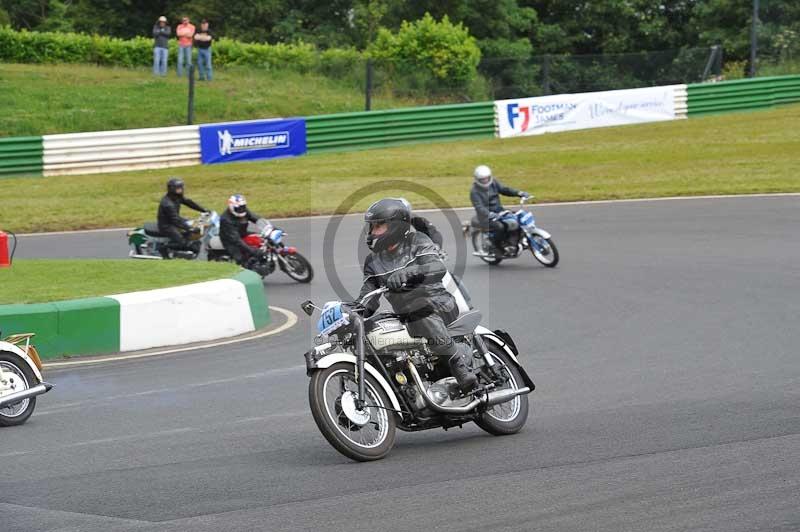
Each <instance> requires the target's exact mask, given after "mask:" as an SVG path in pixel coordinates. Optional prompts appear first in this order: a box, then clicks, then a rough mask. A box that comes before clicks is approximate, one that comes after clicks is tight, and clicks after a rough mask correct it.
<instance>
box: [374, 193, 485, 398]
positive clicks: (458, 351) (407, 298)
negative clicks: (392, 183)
mask: <svg viewBox="0 0 800 532" xmlns="http://www.w3.org/2000/svg"><path fill="white" fill-rule="evenodd" d="M364 221H365V222H366V223H367V238H366V240H367V247H369V249H370V250H371V251H372V253H370V255H369V256H367V258H366V260H365V261H364V284H363V286H362V287H361V294H360V295H359V299H361V298H362V297H364V295H365V294H367V293H368V292H371V291H373V290H376V289H377V288H380V287H386V288H388V289H389V292H387V294H386V299H387V300H388V301H389V303H390V304H391V305H392V308H393V309H394V311H395V312H396V313H398V314H400V315H402V316H403V317H404V319H405V321H406V327H407V328H408V331H409V334H411V335H412V336H416V337H424V338H426V339H427V341H428V347H429V348H430V349H431V351H433V353H434V354H436V355H437V356H439V357H440V358H441V359H443V360H447V361H448V364H449V366H450V372H451V374H452V376H453V377H455V379H456V381H457V382H458V384H459V387H460V388H461V390H462V391H464V392H468V391H470V390H472V389H473V388H475V386H476V385H477V377H475V375H474V373H472V371H471V369H470V366H469V357H470V355H471V348H470V346H468V345H466V344H463V343H456V342H454V341H453V339H452V338H450V335H449V334H448V332H447V325H448V324H449V323H451V322H452V321H454V320H455V319H456V318H457V317H458V314H459V310H458V306H457V305H456V301H455V299H454V298H453V296H452V295H451V294H450V293H449V292H448V291H447V290H446V289H445V287H444V285H443V284H442V278H443V277H444V276H445V274H446V273H447V267H446V266H445V265H444V262H442V260H441V257H440V254H439V248H438V247H437V246H436V245H435V244H434V243H433V242H432V241H431V239H430V238H428V237H427V236H426V235H425V234H424V233H421V232H416V231H411V211H410V209H409V208H408V206H407V202H403V201H402V200H400V199H397V198H385V199H382V200H380V201H377V202H375V203H373V204H372V206H371V207H370V208H369V209H368V210H367V212H366V214H365V215H364ZM379 306H380V303H379V301H377V300H374V299H373V300H372V301H371V302H370V303H369V304H368V306H367V311H366V314H365V316H370V315H372V314H374V313H375V311H377V310H378V307H379Z"/></svg>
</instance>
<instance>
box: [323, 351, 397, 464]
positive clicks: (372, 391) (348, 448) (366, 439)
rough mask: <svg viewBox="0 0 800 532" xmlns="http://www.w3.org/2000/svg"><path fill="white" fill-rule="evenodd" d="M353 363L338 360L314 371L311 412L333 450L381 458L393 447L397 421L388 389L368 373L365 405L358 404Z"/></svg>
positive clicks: (356, 456)
mask: <svg viewBox="0 0 800 532" xmlns="http://www.w3.org/2000/svg"><path fill="white" fill-rule="evenodd" d="M354 369H355V368H354V366H353V364H348V363H346V362H339V363H337V364H334V365H332V366H331V367H329V368H326V369H323V370H319V371H315V372H314V373H313V374H312V376H311V382H310V383H309V387H308V401H309V404H310V406H311V414H312V415H313V416H314V421H315V422H316V424H317V427H318V428H319V430H320V432H322V435H323V436H325V439H326V440H328V443H330V444H331V445H332V446H333V447H334V449H336V450H337V451H339V452H340V453H342V454H343V455H345V456H347V457H348V458H352V459H353V460H358V461H359V462H367V461H370V460H380V459H381V458H383V457H385V456H386V455H387V454H389V451H391V450H392V447H393V446H394V439H395V433H396V428H397V422H396V419H395V414H394V412H392V411H391V410H387V409H391V408H392V406H391V402H390V401H389V398H388V397H387V396H386V392H384V391H383V389H382V388H381V387H380V385H379V384H378V383H377V381H376V380H375V379H373V378H372V376H371V375H369V374H366V377H367V380H366V383H365V384H366V392H367V393H366V396H367V397H366V405H365V406H364V408H363V409H361V410H359V409H358V407H357V404H356V401H357V398H358V384H357V383H356V381H355V378H354V376H353V373H354Z"/></svg>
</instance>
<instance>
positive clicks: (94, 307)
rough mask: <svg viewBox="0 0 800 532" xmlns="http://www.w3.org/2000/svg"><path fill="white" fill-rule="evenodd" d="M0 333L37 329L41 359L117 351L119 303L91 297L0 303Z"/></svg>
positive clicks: (33, 331)
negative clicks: (34, 302)
mask: <svg viewBox="0 0 800 532" xmlns="http://www.w3.org/2000/svg"><path fill="white" fill-rule="evenodd" d="M0 330H2V333H3V336H6V335H9V334H16V333H27V332H32V333H36V336H35V337H34V339H33V343H34V345H35V346H36V348H37V349H38V350H39V354H40V355H41V356H42V358H44V359H48V358H57V357H60V356H63V355H74V354H81V355H88V354H96V353H114V352H117V351H119V303H117V301H116V300H114V299H110V298H107V297H92V298H87V299H75V300H70V301H58V302H55V303H40V304H34V305H0Z"/></svg>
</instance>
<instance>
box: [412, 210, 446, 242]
mask: <svg viewBox="0 0 800 532" xmlns="http://www.w3.org/2000/svg"><path fill="white" fill-rule="evenodd" d="M411 225H413V226H414V229H416V230H417V231H419V232H420V233H425V234H426V235H428V237H429V238H430V239H431V240H433V243H434V244H436V245H437V246H439V248H444V239H443V238H442V233H440V232H439V230H438V229H436V226H435V225H433V224H432V223H431V222H430V220H428V219H427V218H425V217H424V216H412V217H411Z"/></svg>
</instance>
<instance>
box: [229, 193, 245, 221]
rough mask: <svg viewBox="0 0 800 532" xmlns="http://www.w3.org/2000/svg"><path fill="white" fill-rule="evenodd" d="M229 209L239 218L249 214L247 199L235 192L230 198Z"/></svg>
mask: <svg viewBox="0 0 800 532" xmlns="http://www.w3.org/2000/svg"><path fill="white" fill-rule="evenodd" d="M228 210H230V211H231V213H232V214H233V215H234V216H237V217H239V218H241V217H243V216H246V215H247V200H246V199H244V196H242V195H241V194H234V195H233V196H231V197H230V198H228Z"/></svg>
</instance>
